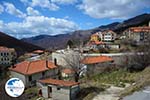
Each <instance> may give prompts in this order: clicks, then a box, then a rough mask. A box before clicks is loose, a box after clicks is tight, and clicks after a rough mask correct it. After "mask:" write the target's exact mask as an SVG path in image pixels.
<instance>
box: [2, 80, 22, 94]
mask: <svg viewBox="0 0 150 100" xmlns="http://www.w3.org/2000/svg"><path fill="white" fill-rule="evenodd" d="M24 88H25V86H24V84H23V82H22V80H20V79H19V78H11V79H9V80H8V81H7V82H6V84H5V91H6V93H7V94H8V95H9V96H11V97H19V96H20V95H21V94H22V93H23V92H24Z"/></svg>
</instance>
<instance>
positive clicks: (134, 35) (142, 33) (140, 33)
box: [123, 26, 150, 43]
mask: <svg viewBox="0 0 150 100" xmlns="http://www.w3.org/2000/svg"><path fill="white" fill-rule="evenodd" d="M123 35H124V36H125V38H126V39H131V40H133V41H135V42H137V43H145V42H146V41H147V40H148V36H150V27H149V26H144V27H131V28H129V29H127V30H125V31H124V32H123Z"/></svg>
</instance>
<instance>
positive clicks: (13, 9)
mask: <svg viewBox="0 0 150 100" xmlns="http://www.w3.org/2000/svg"><path fill="white" fill-rule="evenodd" d="M4 6H5V7H6V9H5V10H6V12H7V13H9V14H11V15H15V16H17V17H20V18H24V17H26V14H24V13H23V12H21V11H20V10H19V9H17V8H16V7H15V6H14V5H13V4H12V3H8V2H4Z"/></svg>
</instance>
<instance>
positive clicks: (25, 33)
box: [0, 16, 78, 38]
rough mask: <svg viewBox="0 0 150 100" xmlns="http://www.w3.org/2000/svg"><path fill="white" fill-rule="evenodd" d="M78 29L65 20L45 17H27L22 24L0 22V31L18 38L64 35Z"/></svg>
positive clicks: (72, 23)
mask: <svg viewBox="0 0 150 100" xmlns="http://www.w3.org/2000/svg"><path fill="white" fill-rule="evenodd" d="M76 29H78V25H77V24H76V23H74V22H72V21H69V20H66V19H59V18H54V17H50V18H49V17H45V16H27V17H26V18H25V19H24V20H23V22H9V23H3V21H0V30H1V31H3V32H5V33H8V34H11V35H13V36H18V38H23V37H31V36H36V35H41V34H49V35H55V34H64V33H68V32H71V31H74V30H76Z"/></svg>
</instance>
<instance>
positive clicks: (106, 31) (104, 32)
mask: <svg viewBox="0 0 150 100" xmlns="http://www.w3.org/2000/svg"><path fill="white" fill-rule="evenodd" d="M108 32H110V33H113V34H115V32H114V31H112V30H105V31H103V32H101V33H102V34H106V33H108Z"/></svg>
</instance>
